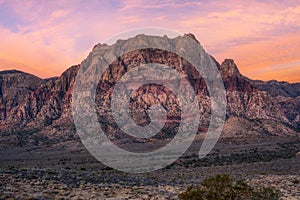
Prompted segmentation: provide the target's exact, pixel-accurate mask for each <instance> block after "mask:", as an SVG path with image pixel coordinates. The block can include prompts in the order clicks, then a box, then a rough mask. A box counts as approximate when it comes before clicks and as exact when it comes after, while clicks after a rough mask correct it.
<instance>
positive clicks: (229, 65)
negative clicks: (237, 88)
mask: <svg viewBox="0 0 300 200" xmlns="http://www.w3.org/2000/svg"><path fill="white" fill-rule="evenodd" d="M221 73H222V75H223V76H240V75H241V74H240V72H239V70H238V68H237V65H236V64H235V62H234V60H233V59H228V58H227V59H225V60H224V61H223V62H222V64H221Z"/></svg>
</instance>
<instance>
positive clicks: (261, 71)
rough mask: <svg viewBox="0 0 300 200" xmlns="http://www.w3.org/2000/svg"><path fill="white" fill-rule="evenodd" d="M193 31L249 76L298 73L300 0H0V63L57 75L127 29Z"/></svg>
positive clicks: (289, 77) (294, 76)
mask: <svg viewBox="0 0 300 200" xmlns="http://www.w3.org/2000/svg"><path fill="white" fill-rule="evenodd" d="M142 27H162V28H169V29H174V30H177V31H179V32H182V33H194V34H195V35H196V37H197V38H198V40H199V41H200V43H201V44H202V45H203V46H204V47H205V49H206V50H207V51H208V52H209V53H210V54H212V55H213V56H214V57H215V58H216V59H217V60H218V61H219V62H222V60H224V59H225V58H233V59H234V60H235V62H236V63H237V64H238V67H239V69H240V71H241V72H242V73H243V74H244V75H246V76H248V77H249V78H252V79H262V80H270V79H276V80H280V81H290V82H299V81H300V45H299V44H300V1H298V0H290V1H289V0H286V1H285V0H282V1H279V0H278V1H277V0H273V1H271V0H266V1H258V0H255V1H233V0H229V1H207V0H203V1H163V0H159V1H157V0H153V1H143V0H141V1H137V0H125V1H115V0H112V1H96V0H95V1H93V0H91V1H76V0H74V1H41V0H35V1H13V0H10V1H8V0H7V1H5V0H0V38H1V43H0V70H5V69H19V70H22V71H26V72H29V73H32V74H35V75H37V76H39V77H43V78H46V77H50V76H58V75H60V74H61V73H62V72H63V71H64V70H65V69H67V68H68V67H69V66H71V65H73V64H78V63H80V62H81V61H82V60H83V59H84V58H85V57H86V56H87V55H88V53H89V52H90V51H91V49H92V47H93V46H94V45H95V44H97V43H99V42H101V41H103V40H105V39H106V38H108V37H109V36H111V35H114V34H117V33H119V32H122V31H126V30H130V29H134V28H142Z"/></svg>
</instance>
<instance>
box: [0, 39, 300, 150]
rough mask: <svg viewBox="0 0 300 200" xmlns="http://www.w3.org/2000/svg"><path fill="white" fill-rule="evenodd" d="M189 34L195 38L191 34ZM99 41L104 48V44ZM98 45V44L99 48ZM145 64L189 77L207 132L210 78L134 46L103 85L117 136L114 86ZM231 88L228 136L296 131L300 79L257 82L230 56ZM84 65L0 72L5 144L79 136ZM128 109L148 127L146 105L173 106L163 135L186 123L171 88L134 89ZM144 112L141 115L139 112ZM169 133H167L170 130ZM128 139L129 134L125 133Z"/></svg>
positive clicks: (101, 111)
mask: <svg viewBox="0 0 300 200" xmlns="http://www.w3.org/2000/svg"><path fill="white" fill-rule="evenodd" d="M185 37H191V35H186V36H185ZM98 46H99V45H98ZM95 49H97V46H96V47H95V48H94V50H93V51H95ZM142 63H160V64H165V65H168V66H172V67H173V68H174V69H176V70H177V71H179V72H180V73H181V74H183V75H185V76H186V77H187V79H188V81H189V82H190V84H191V85H192V87H193V88H194V90H195V92H196V94H197V98H198V99H199V100H200V105H199V106H200V111H199V112H200V113H201V126H200V131H202V130H206V128H207V126H208V124H209V116H210V98H209V93H208V91H207V87H206V84H205V81H204V79H203V78H202V77H201V76H200V75H199V74H198V72H197V71H196V70H195V68H194V67H193V66H191V64H189V63H188V62H187V61H186V60H184V59H183V58H181V57H179V56H178V55H175V54H173V53H170V52H165V51H163V50H159V49H143V50H136V51H132V52H130V53H127V54H125V55H124V56H122V57H121V58H119V59H118V60H117V61H115V62H113V63H112V64H110V67H109V68H108V69H107V70H106V71H105V72H104V74H103V76H102V78H101V81H100V83H99V85H98V88H97V95H96V102H97V111H98V117H99V121H100V122H101V123H102V125H103V128H104V129H105V130H106V131H107V132H109V133H111V135H110V137H112V138H115V139H116V138H122V137H123V136H124V134H122V133H120V132H119V131H117V130H116V129H115V128H112V127H115V122H114V120H113V118H112V115H111V112H110V109H109V106H110V99H111V98H110V95H111V93H112V90H113V86H114V84H115V83H116V82H117V81H118V80H119V79H120V78H121V77H122V76H123V75H124V74H125V73H126V72H127V71H128V70H130V69H132V68H134V67H136V66H138V65H140V64H142ZM216 64H217V66H218V68H219V70H220V72H221V75H222V78H223V80H224V85H225V88H226V92H227V102H228V104H227V121H226V124H225V127H224V131H223V136H224V137H236V136H247V137H248V136H252V135H255V136H257V135H262V134H263V135H280V136H285V135H289V134H291V135H295V134H299V128H300V110H299V108H300V106H299V105H300V94H299V93H300V89H299V88H300V87H299V86H300V84H299V83H296V84H289V83H286V82H284V83H282V82H280V83H278V82H276V81H269V82H263V81H253V80H250V79H248V78H247V77H244V76H243V75H241V74H240V72H239V70H238V68H237V66H236V64H235V63H234V61H233V60H231V59H226V60H225V61H224V62H223V63H222V64H221V65H220V64H218V63H217V62H216ZM79 67H80V65H76V66H72V67H70V68H69V69H68V70H66V71H65V72H64V73H63V74H62V75H61V76H60V77H55V78H49V79H44V80H43V79H40V78H38V77H36V76H34V75H30V74H27V73H23V72H20V71H16V70H10V71H2V72H0V137H1V142H0V145H1V146H2V147H4V146H11V145H25V144H39V143H47V142H60V141H66V140H73V139H78V137H77V135H76V133H75V128H74V124H73V120H72V114H71V100H72V86H73V84H74V81H75V77H76V74H77V71H78V69H79ZM132 98H133V101H132V102H131V104H130V106H131V108H132V109H133V110H134V112H133V118H134V119H135V120H136V122H137V123H138V124H141V125H143V124H147V123H148V122H149V117H148V116H147V114H146V109H147V108H149V107H150V106H151V105H152V104H153V103H155V102H159V103H161V104H162V105H163V106H164V107H165V108H166V109H167V110H168V118H169V119H171V121H172V123H167V124H166V126H165V129H164V130H163V131H162V132H161V134H160V136H167V137H168V136H169V135H172V133H170V132H169V130H172V129H174V128H175V129H176V127H177V125H178V122H176V120H177V121H178V120H180V109H179V103H178V100H176V96H175V95H173V94H172V92H171V91H170V90H168V89H167V88H166V87H162V86H158V85H154V84H152V85H151V84H149V85H146V86H143V87H141V88H139V89H138V90H137V91H135V92H134V94H133V96H132ZM141 108H143V109H144V110H143V109H142V111H141V112H140V111H139V112H135V111H137V110H141ZM168 134H169V135H168ZM124 137H125V136H124Z"/></svg>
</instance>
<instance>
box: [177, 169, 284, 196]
mask: <svg viewBox="0 0 300 200" xmlns="http://www.w3.org/2000/svg"><path fill="white" fill-rule="evenodd" d="M279 197H280V194H279V192H278V191H274V190H273V189H272V188H253V187H251V186H249V185H248V184H247V183H246V182H244V181H241V180H239V181H233V180H232V179H231V178H230V177H229V176H228V175H217V176H214V177H210V178H208V179H205V180H204V181H203V182H202V184H201V185H199V186H197V187H188V188H187V190H186V191H184V192H183V193H181V194H179V199H181V200H260V199H264V200H276V199H279Z"/></svg>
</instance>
